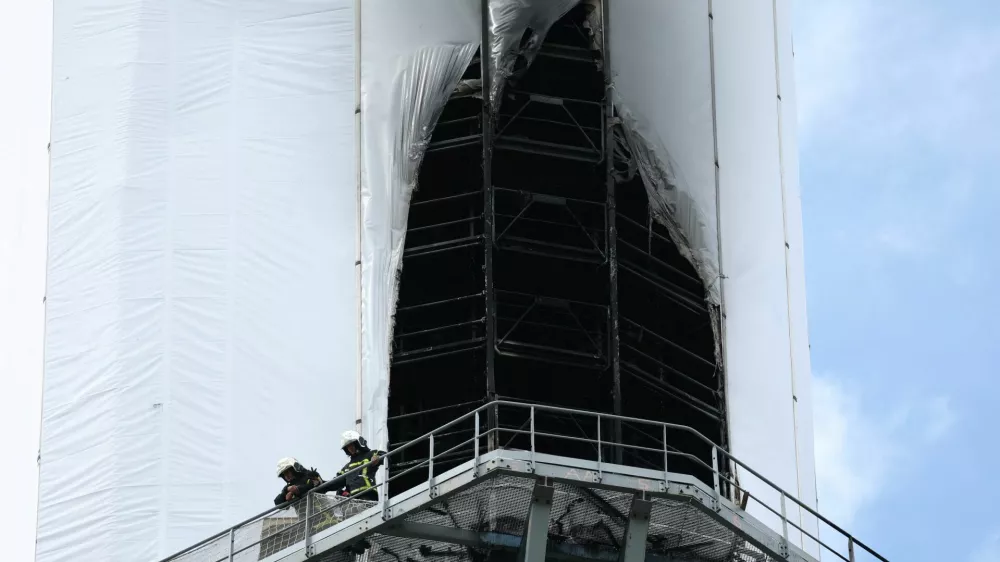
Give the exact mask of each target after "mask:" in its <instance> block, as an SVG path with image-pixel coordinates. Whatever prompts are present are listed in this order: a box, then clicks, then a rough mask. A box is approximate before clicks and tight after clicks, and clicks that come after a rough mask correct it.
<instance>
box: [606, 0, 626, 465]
mask: <svg viewBox="0 0 1000 562" xmlns="http://www.w3.org/2000/svg"><path fill="white" fill-rule="evenodd" d="M608 2H609V0H604V1H603V2H601V9H602V10H603V11H602V13H601V26H602V28H603V29H602V34H601V35H602V37H603V38H604V39H603V42H604V44H603V45H602V46H601V48H602V52H603V53H604V135H605V136H604V147H605V148H604V161H605V177H606V180H605V181H606V182H607V189H608V199H607V201H608V202H607V212H608V220H607V225H608V231H607V235H608V244H607V254H608V276H609V279H608V281H609V282H608V285H609V288H610V289H609V291H610V295H609V296H610V299H611V300H610V307H609V308H608V310H609V313H610V316H611V318H610V320H611V322H610V325H611V334H610V346H609V347H610V349H609V351H610V356H611V377H612V379H611V380H612V383H611V384H612V389H611V394H612V399H613V402H614V413H615V415H619V416H620V415H621V414H622V374H621V361H620V360H619V355H618V226H617V224H618V223H617V220H616V214H617V210H616V205H615V176H614V172H615V151H614V142H615V132H614V131H615V129H614V119H615V103H614V99H613V97H612V94H613V88H614V85H613V84H612V82H611V55H610V53H609V52H608V48H609V47H610V46H611V42H610V41H608V17H609V10H608ZM612 439H613V441H614V442H615V443H621V442H622V424H621V422H620V421H618V420H615V421H614V422H613V423H612ZM613 458H614V461H615V462H616V463H618V464H621V462H622V449H621V447H615V448H614V457H613Z"/></svg>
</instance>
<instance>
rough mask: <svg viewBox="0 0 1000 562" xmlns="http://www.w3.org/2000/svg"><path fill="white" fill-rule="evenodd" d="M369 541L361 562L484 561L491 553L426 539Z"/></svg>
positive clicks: (376, 537) (382, 537) (375, 538)
mask: <svg viewBox="0 0 1000 562" xmlns="http://www.w3.org/2000/svg"><path fill="white" fill-rule="evenodd" d="M368 541H369V543H370V544H371V547H370V548H369V549H368V551H367V552H365V553H364V554H363V555H360V556H358V558H357V562H410V561H413V562H423V561H428V562H429V561H433V562H481V561H482V560H484V559H485V557H486V555H487V553H488V550H486V549H478V548H472V547H467V546H458V545H454V544H448V543H443V542H437V541H432V540H426V539H405V538H399V537H389V536H386V535H372V536H371V537H369V539H368ZM337 562H339V561H337Z"/></svg>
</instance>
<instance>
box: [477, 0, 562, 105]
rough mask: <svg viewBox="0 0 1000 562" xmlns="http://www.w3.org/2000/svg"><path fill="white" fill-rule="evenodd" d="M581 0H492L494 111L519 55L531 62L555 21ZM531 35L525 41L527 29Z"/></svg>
mask: <svg viewBox="0 0 1000 562" xmlns="http://www.w3.org/2000/svg"><path fill="white" fill-rule="evenodd" d="M579 2H580V0H490V32H491V33H492V44H491V45H490V64H491V66H490V69H491V72H490V75H491V77H492V80H493V82H492V86H491V88H490V102H491V103H492V104H493V105H492V107H493V109H494V112H495V111H496V110H497V109H498V108H499V107H500V104H499V101H500V96H501V94H502V93H503V89H504V86H505V85H506V84H507V80H508V79H509V78H510V77H511V75H512V74H513V72H514V67H515V65H516V63H517V58H518V56H524V57H525V59H526V60H527V62H528V65H530V64H531V61H532V60H534V58H535V55H536V54H538V50H539V49H540V48H541V46H542V42H543V41H545V35H546V34H547V33H548V32H549V28H551V27H552V24H554V23H556V22H557V21H559V18H561V17H563V16H564V15H565V14H566V13H567V12H569V11H570V10H571V9H572V8H573V7H574V6H576V5H577V4H578V3H579ZM528 30H530V31H531V35H530V37H528V40H527V42H526V43H525V44H522V43H521V42H522V38H524V33H525V32H526V31H528Z"/></svg>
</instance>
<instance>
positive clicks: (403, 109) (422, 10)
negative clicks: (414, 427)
mask: <svg viewBox="0 0 1000 562" xmlns="http://www.w3.org/2000/svg"><path fill="white" fill-rule="evenodd" d="M362 17H363V18H365V20H364V22H363V25H362V28H363V29H364V32H363V34H362V36H363V44H362V79H361V82H362V83H361V87H362V103H361V111H362V136H363V143H364V144H363V149H364V156H363V162H362V188H361V190H362V191H361V196H362V215H363V224H364V230H363V232H362V303H363V309H362V317H363V321H362V365H363V367H362V375H361V376H362V381H361V382H362V409H363V410H362V412H361V414H362V419H363V425H364V427H363V430H364V432H365V434H366V436H368V438H369V440H370V441H371V442H372V443H375V444H377V445H378V446H379V447H382V448H385V447H386V446H387V444H388V433H387V430H386V421H387V416H388V398H389V365H390V353H391V349H390V342H391V340H392V318H393V314H394V311H395V306H396V298H397V295H398V292H397V285H398V282H397V281H398V273H399V270H400V267H401V266H402V256H403V247H404V242H405V236H406V222H407V218H408V214H409V207H410V196H411V194H412V192H413V190H414V189H415V188H416V182H417V176H418V172H419V168H420V163H421V161H422V159H423V156H424V153H425V152H426V149H427V145H428V142H429V140H430V137H431V133H432V131H433V129H434V125H435V123H436V122H437V119H438V117H439V116H440V114H441V111H442V110H443V109H444V106H445V104H446V103H447V102H448V99H449V97H450V96H451V94H452V92H453V91H454V90H455V87H456V86H457V85H458V83H459V81H460V80H461V77H462V75H463V74H464V73H465V70H466V69H467V68H468V66H469V63H471V62H472V58H473V56H475V53H476V50H477V49H478V48H479V45H480V41H481V29H482V27H481V24H482V19H481V17H482V16H481V11H480V9H479V1H478V0H462V1H461V2H456V1H455V0H419V1H414V0H411V1H410V2H406V3H398V2H395V1H394V0H366V2H365V9H364V10H363V11H362Z"/></svg>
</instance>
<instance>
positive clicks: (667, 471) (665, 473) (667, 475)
mask: <svg viewBox="0 0 1000 562" xmlns="http://www.w3.org/2000/svg"><path fill="white" fill-rule="evenodd" d="M669 457H670V453H669V451H668V447H667V424H663V483H664V484H666V485H668V486H669V485H670V462H669Z"/></svg>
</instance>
